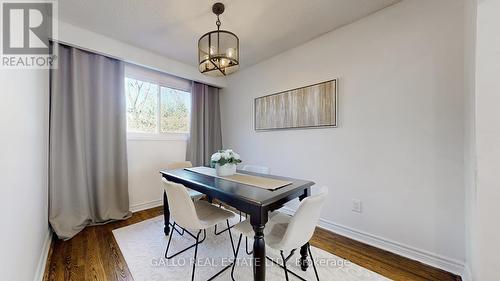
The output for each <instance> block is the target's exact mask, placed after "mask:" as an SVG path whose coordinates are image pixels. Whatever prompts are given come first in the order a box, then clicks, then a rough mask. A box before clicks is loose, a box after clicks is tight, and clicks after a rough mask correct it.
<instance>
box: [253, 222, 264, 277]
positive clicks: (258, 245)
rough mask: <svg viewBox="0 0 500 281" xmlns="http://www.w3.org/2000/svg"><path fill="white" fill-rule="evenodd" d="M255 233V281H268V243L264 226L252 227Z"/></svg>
mask: <svg viewBox="0 0 500 281" xmlns="http://www.w3.org/2000/svg"><path fill="white" fill-rule="evenodd" d="M252 227H253V230H254V231H255V236H254V242H253V280H254V281H264V280H266V243H265V242H264V225H263V224H256V225H252Z"/></svg>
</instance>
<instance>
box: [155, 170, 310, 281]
mask: <svg viewBox="0 0 500 281" xmlns="http://www.w3.org/2000/svg"><path fill="white" fill-rule="evenodd" d="M237 173H239V174H248V175H252V176H258V177H263V178H269V179H275V180H280V181H286V182H288V184H287V185H285V186H283V187H280V188H278V189H274V190H270V189H264V188H261V187H257V186H254V185H249V184H243V183H240V182H235V181H231V180H227V179H224V178H221V177H217V176H212V175H207V174H202V173H197V172H194V171H192V170H189V169H175V170H162V171H160V174H161V176H162V177H163V178H165V179H166V180H168V181H172V182H175V183H179V184H182V185H184V186H186V187H188V188H190V189H193V190H196V191H198V192H201V193H203V194H205V195H206V196H207V198H208V200H209V201H210V202H212V200H214V199H217V200H219V201H222V202H224V203H225V204H227V205H229V206H231V207H233V208H235V209H237V210H239V211H241V212H243V213H245V214H247V215H249V219H250V223H251V225H252V227H253V230H254V232H255V235H254V242H253V262H252V266H253V276H254V280H255V281H264V280H266V246H265V237H264V236H265V235H264V229H265V227H266V223H267V222H268V218H269V213H270V212H272V211H275V210H278V209H280V208H282V207H283V206H284V204H285V203H287V202H290V201H292V200H294V199H297V198H298V199H299V200H303V199H304V198H306V197H308V196H310V195H311V186H313V185H314V182H312V181H309V180H301V179H295V178H290V177H282V176H278V175H268V174H259V173H253V172H248V171H240V170H238V171H237ZM163 214H164V224H165V226H164V232H165V235H168V234H169V232H170V227H171V223H170V211H169V208H168V198H167V194H166V192H164V193H163ZM300 256H301V257H300V266H301V269H302V270H303V271H306V270H307V268H308V266H309V263H308V259H307V257H308V254H307V245H304V246H302V247H301V249H300Z"/></svg>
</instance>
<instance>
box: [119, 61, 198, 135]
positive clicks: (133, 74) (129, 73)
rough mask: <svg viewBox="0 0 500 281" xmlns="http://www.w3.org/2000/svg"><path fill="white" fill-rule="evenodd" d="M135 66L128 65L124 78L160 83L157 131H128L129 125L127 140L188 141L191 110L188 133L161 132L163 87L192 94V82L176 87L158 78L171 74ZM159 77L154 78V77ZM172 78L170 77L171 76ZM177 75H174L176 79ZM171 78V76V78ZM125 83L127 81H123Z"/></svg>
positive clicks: (157, 101) (157, 102)
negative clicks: (140, 68)
mask: <svg viewBox="0 0 500 281" xmlns="http://www.w3.org/2000/svg"><path fill="white" fill-rule="evenodd" d="M134 68H137V67H135V66H134V67H129V66H127V67H126V71H125V75H124V79H126V78H130V79H135V80H139V81H143V82H147V83H151V84H155V85H158V93H157V94H156V131H155V132H154V133H147V132H143V133H141V132H129V131H128V125H127V140H152V141H187V139H188V138H189V129H190V128H191V111H190V112H189V119H188V132H186V133H173V132H171V133H162V132H161V88H162V87H164V88H169V89H173V90H177V91H182V92H187V93H189V94H190V95H192V94H193V93H192V91H191V90H192V87H191V84H189V85H190V86H189V87H185V88H182V87H176V86H172V84H170V83H166V82H164V81H163V79H161V78H158V77H159V76H161V75H166V76H170V75H167V74H163V73H159V72H157V71H152V70H151V71H150V70H146V69H143V70H141V71H137V70H135V69H134ZM148 72H150V73H151V74H152V75H151V76H152V77H148V76H149V75H148ZM155 77H156V78H157V79H154V78H155ZM169 78H170V77H169ZM175 78H177V77H174V79H175ZM170 79H171V78H170ZM177 79H179V80H184V79H182V78H177ZM123 83H125V81H123ZM124 91H126V89H124ZM124 94H125V92H124ZM191 106H192V104H191V105H190V108H191V109H192V107H191Z"/></svg>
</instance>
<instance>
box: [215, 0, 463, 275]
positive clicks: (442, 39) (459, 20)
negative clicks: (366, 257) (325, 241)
mask: <svg viewBox="0 0 500 281" xmlns="http://www.w3.org/2000/svg"><path fill="white" fill-rule="evenodd" d="M335 77H338V78H339V102H340V103H339V122H340V123H339V127H338V128H334V129H313V130H290V131H272V132H255V131H254V130H253V99H254V98H255V97H258V96H262V95H266V94H270V93H274V92H279V91H283V90H286V89H291V88H296V87H300V86H305V85H308V84H312V83H316V82H321V81H325V80H329V79H332V78H335ZM463 78H464V7H463V2H462V1H456V0H446V1H445V0H442V1H431V0H406V1H403V2H401V3H399V4H396V5H394V6H391V7H389V8H387V9H384V10H382V11H380V12H378V13H376V14H373V15H371V16H369V17H367V18H364V19H362V20H360V21H358V22H355V23H353V24H350V25H348V26H345V27H343V28H340V29H338V30H335V31H333V32H330V33H328V34H326V35H324V36H322V37H319V38H317V39H315V40H312V41H310V42H308V43H306V44H303V45H301V46H299V47H297V48H294V49H292V50H289V51H286V52H284V53H282V54H280V55H278V56H275V57H273V58H271V59H269V60H267V61H264V62H262V63H259V64H257V65H255V66H253V67H250V68H248V69H244V70H242V71H240V72H239V73H237V74H235V75H233V76H231V77H230V80H229V81H228V87H227V88H225V89H223V90H222V98H221V110H222V120H223V121H222V123H223V124H222V127H223V142H224V146H225V147H231V148H233V149H235V150H236V151H238V152H239V153H240V154H241V156H242V158H243V161H244V162H245V163H252V164H262V165H265V166H269V167H270V168H271V170H272V172H273V173H276V174H281V175H288V176H292V177H297V178H306V179H311V180H314V181H315V182H316V183H317V184H318V185H327V186H329V187H330V195H329V201H328V204H327V205H326V206H325V208H324V211H323V214H322V225H324V226H326V227H329V228H331V229H334V230H335V231H343V233H347V234H352V235H355V236H356V238H359V239H364V240H365V241H368V242H370V243H373V244H377V245H378V246H381V247H385V248H388V249H390V250H392V251H396V252H400V253H401V254H404V255H407V256H410V257H412V258H416V259H419V260H423V261H424V262H427V263H431V264H434V265H436V266H439V267H442V268H445V269H447V270H450V271H454V272H460V271H461V270H462V269H463V263H464V258H465V249H464V248H465V246H464V235H465V234H464V232H465V229H464V220H465V219H464V216H465V214H464V202H465V198H464V176H463V174H464V118H465V117H464V93H463V87H464V82H463ZM353 198H355V199H360V200H362V202H363V213H362V214H358V213H354V212H352V211H351V208H352V199H353Z"/></svg>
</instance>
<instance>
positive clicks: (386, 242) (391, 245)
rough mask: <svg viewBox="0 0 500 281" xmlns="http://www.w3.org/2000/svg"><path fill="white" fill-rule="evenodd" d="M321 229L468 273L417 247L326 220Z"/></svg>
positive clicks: (288, 210) (455, 262) (453, 262)
mask: <svg viewBox="0 0 500 281" xmlns="http://www.w3.org/2000/svg"><path fill="white" fill-rule="evenodd" d="M281 210H282V211H283V212H284V213H287V214H294V213H295V210H294V209H292V208H290V207H284V208H282V209H281ZM319 227H321V228H323V229H326V230H329V231H331V232H334V233H337V234H340V235H343V236H346V237H348V238H351V239H354V240H357V241H359V242H362V243H365V244H368V245H371V246H374V247H377V248H380V249H383V250H386V251H389V252H392V253H395V254H398V255H400V256H403V257H406V258H409V259H412V260H416V261H419V262H422V263H425V264H427V265H430V266H433V267H437V268H440V269H443V270H446V271H448V272H451V273H453V274H457V275H460V276H462V277H464V275H465V273H466V267H465V264H464V263H463V262H461V261H458V260H455V259H452V258H448V257H444V256H441V255H438V254H435V253H431V252H429V251H426V250H423V249H417V248H415V247H412V246H409V245H405V244H403V243H399V242H396V241H392V240H390V239H386V238H383V237H380V236H377V235H373V234H370V233H366V232H363V231H360V230H357V229H353V228H350V227H347V226H343V225H340V224H337V223H334V222H332V221H329V220H325V219H320V221H319ZM465 280H468V279H465ZM469 281H470V280H469Z"/></svg>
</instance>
